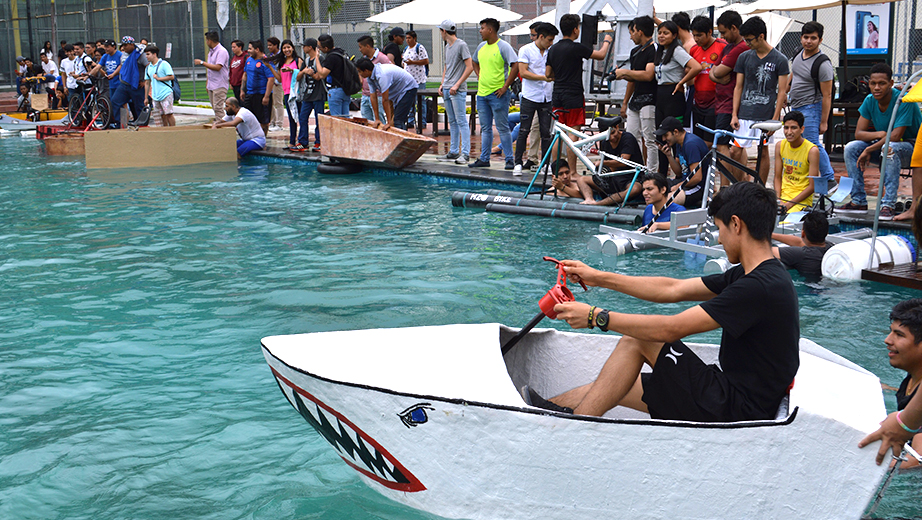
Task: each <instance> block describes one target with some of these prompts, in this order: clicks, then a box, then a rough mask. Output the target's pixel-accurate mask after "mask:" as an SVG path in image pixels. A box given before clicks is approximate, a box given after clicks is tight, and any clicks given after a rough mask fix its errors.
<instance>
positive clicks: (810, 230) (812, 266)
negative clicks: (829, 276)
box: [772, 211, 832, 280]
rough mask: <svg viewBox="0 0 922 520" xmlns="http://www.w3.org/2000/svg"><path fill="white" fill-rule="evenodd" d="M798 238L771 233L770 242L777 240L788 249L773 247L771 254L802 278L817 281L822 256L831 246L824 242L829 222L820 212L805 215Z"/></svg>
mask: <svg viewBox="0 0 922 520" xmlns="http://www.w3.org/2000/svg"><path fill="white" fill-rule="evenodd" d="M801 222H802V223H803V229H801V231H800V236H797V235H784V234H781V233H772V240H777V241H778V242H781V243H782V244H786V245H787V246H789V247H773V248H772V254H773V255H775V258H777V259H779V260H781V263H782V264H784V267H786V268H788V269H797V272H798V273H800V275H801V276H803V277H804V278H809V279H813V280H819V279H820V278H821V277H822V276H823V270H822V265H823V255H825V254H826V251H829V248H830V247H832V244H830V243H828V242H826V235H827V234H828V233H829V221H828V220H826V215H825V214H824V213H823V212H821V211H811V212H810V213H807V214H806V215H805V216H804V218H803V220H802V221H801Z"/></svg>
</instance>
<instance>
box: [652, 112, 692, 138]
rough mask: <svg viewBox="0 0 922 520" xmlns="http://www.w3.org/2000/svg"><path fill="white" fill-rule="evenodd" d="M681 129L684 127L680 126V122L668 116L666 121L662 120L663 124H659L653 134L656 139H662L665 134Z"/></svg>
mask: <svg viewBox="0 0 922 520" xmlns="http://www.w3.org/2000/svg"><path fill="white" fill-rule="evenodd" d="M682 128H685V126H683V125H682V122H681V121H679V120H678V119H676V118H674V117H672V116H669V117H667V118H666V119H663V122H662V123H660V125H659V128H657V129H656V132H654V133H655V134H656V137H663V136H664V135H666V132H674V131H676V130H681V129H682Z"/></svg>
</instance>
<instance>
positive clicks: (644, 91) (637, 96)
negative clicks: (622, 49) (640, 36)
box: [627, 38, 656, 111]
mask: <svg viewBox="0 0 922 520" xmlns="http://www.w3.org/2000/svg"><path fill="white" fill-rule="evenodd" d="M654 58H656V47H655V46H654V45H653V39H652V38H651V39H650V41H649V42H647V45H646V46H643V45H638V46H637V47H634V49H633V50H631V58H630V61H631V70H641V71H642V70H647V64H649V63H653V60H654ZM655 103H656V78H655V77H654V79H652V80H650V81H635V82H634V93H633V94H631V99H630V100H629V101H628V104H627V106H628V108H630V109H631V110H636V111H639V110H640V109H641V108H643V107H645V106H648V105H653V104H655Z"/></svg>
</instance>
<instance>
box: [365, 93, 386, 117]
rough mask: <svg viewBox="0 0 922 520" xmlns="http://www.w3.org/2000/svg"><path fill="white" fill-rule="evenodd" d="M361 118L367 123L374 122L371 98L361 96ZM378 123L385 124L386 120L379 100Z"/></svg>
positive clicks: (382, 105)
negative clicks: (367, 121)
mask: <svg viewBox="0 0 922 520" xmlns="http://www.w3.org/2000/svg"><path fill="white" fill-rule="evenodd" d="M362 117H364V118H365V119H367V120H369V121H374V120H375V113H374V112H372V111H371V96H362ZM377 120H378V121H381V122H382V123H386V122H387V118H386V117H384V104H383V103H381V100H380V99H378V119H377Z"/></svg>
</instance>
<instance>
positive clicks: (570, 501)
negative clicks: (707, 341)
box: [262, 323, 886, 520]
mask: <svg viewBox="0 0 922 520" xmlns="http://www.w3.org/2000/svg"><path fill="white" fill-rule="evenodd" d="M516 332H517V330H516V329H511V328H507V327H505V326H503V325H500V324H495V323H494V324H473V325H447V326H433V327H414V328H404V329H378V330H356V331H341V332H321V333H313V334H301V335H290V336H273V337H267V338H264V339H263V340H262V349H263V354H264V356H265V358H266V361H267V362H268V364H269V367H270V368H271V370H272V373H273V375H274V377H275V379H276V380H277V382H278V384H279V388H280V389H281V390H282V393H283V394H284V395H285V397H286V398H287V399H288V401H289V403H290V404H291V405H292V406H293V407H294V408H295V409H296V410H297V411H298V412H299V413H300V415H301V416H302V417H303V418H304V419H305V420H307V422H308V424H310V425H311V426H312V427H313V428H314V429H315V430H316V431H317V432H318V433H319V434H320V435H321V436H322V437H323V438H324V439H325V440H326V441H328V442H329V443H330V444H331V445H332V446H333V448H334V449H335V450H336V452H337V455H339V456H340V457H341V458H342V459H343V461H345V462H346V464H348V465H349V466H351V467H352V468H354V469H355V470H356V471H357V472H358V473H359V475H360V476H361V478H362V480H363V481H365V482H366V483H367V484H368V485H369V486H370V487H372V488H373V489H375V490H376V491H378V492H380V493H381V494H383V495H385V496H387V497H389V498H391V499H393V500H395V501H397V502H400V503H402V504H405V505H407V506H409V507H412V508H416V509H420V510H423V511H428V512H430V513H433V514H436V515H440V516H442V517H446V518H470V519H487V518H491V519H495V518H503V519H523V520H524V519H528V520H532V519H535V518H541V519H568V520H570V519H581V518H586V519H597V518H607V517H611V518H632V519H634V518H650V519H662V518H695V519H701V518H728V519H729V518H749V519H754V518H765V519H777V518H785V519H796V518H803V519H810V520H816V519H827V518H828V519H836V520H839V519H843V518H855V519H857V518H858V517H859V516H860V515H861V514H862V512H863V510H864V508H865V507H866V505H867V504H868V502H869V500H870V499H871V498H872V495H874V493H875V491H876V489H877V486H878V484H879V482H880V480H881V478H882V476H883V474H884V472H885V470H886V468H884V467H880V466H877V465H875V464H874V457H875V455H876V453H877V449H876V448H867V449H863V450H859V449H858V448H857V444H858V441H859V440H860V439H861V438H862V437H864V436H865V435H866V434H867V433H868V432H871V431H874V430H875V429H876V427H877V424H878V422H879V421H880V420H881V419H883V417H884V416H885V415H886V411H885V408H884V400H883V395H882V393H881V388H880V381H879V379H878V378H877V377H876V376H874V375H873V374H872V373H870V372H868V371H866V370H864V369H863V368H861V367H859V366H857V365H855V364H854V363H852V362H850V361H848V360H846V359H845V358H842V357H840V356H838V355H836V354H833V353H832V352H830V351H828V350H826V349H824V348H822V347H820V346H819V345H817V344H815V343H813V342H812V341H809V340H807V339H802V340H801V343H800V369H799V371H798V373H797V377H796V384H795V385H794V387H793V389H792V390H791V392H790V395H789V397H788V399H787V400H786V401H787V402H786V403H784V404H783V405H782V407H781V409H779V411H778V414H777V418H776V419H775V420H767V421H747V422H739V423H693V422H682V421H666V420H654V419H651V418H650V417H649V416H648V415H646V414H641V413H639V412H635V411H631V410H627V409H623V408H621V407H618V408H615V409H613V410H611V411H609V412H608V413H607V414H606V415H605V416H604V417H586V416H579V415H570V414H560V413H555V412H549V411H546V410H542V409H538V408H534V407H531V406H529V405H527V404H526V403H525V402H524V401H523V400H522V398H521V397H520V395H519V392H518V391H517V390H516V389H517V388H520V387H521V386H522V385H525V384H528V385H530V386H531V387H532V388H534V389H535V390H536V391H538V393H540V394H542V395H546V396H551V395H556V394H558V393H560V392H563V391H565V390H568V389H570V388H573V387H575V386H578V385H581V384H585V383H587V382H589V381H591V380H592V379H593V378H594V377H595V376H596V374H597V373H598V371H599V369H600V368H601V366H602V364H603V363H604V362H605V360H606V359H608V356H609V354H610V353H611V351H612V350H613V349H614V348H616V347H617V342H618V339H619V338H618V337H615V336H611V335H603V334H576V333H570V332H559V331H556V330H548V329H544V330H538V329H536V330H533V331H531V332H530V333H529V334H527V335H526V336H525V338H524V339H522V341H520V342H519V343H518V344H516V345H515V347H513V348H512V349H511V350H510V351H509V352H508V353H507V354H506V355H505V356H503V355H502V354H501V353H500V345H502V344H505V342H507V341H508V340H509V339H510V338H511V337H512V336H513V335H514V334H515V333H516ZM690 346H691V347H692V348H693V349H694V350H695V351H696V352H697V353H698V354H699V355H700V356H701V357H702V359H703V360H705V362H708V363H713V362H716V359H717V351H718V348H717V347H716V346H713V345H700V344H698V345H690Z"/></svg>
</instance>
